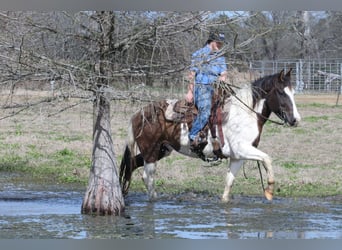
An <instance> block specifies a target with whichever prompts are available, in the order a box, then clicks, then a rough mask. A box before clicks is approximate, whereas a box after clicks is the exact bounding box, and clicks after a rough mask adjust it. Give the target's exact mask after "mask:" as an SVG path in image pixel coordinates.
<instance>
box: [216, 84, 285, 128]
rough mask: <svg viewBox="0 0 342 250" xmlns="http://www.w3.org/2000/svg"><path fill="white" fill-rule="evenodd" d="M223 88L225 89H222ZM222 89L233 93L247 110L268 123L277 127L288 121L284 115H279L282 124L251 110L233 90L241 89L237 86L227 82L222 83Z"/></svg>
mask: <svg viewBox="0 0 342 250" xmlns="http://www.w3.org/2000/svg"><path fill="white" fill-rule="evenodd" d="M222 86H223V87H222ZM220 87H222V88H223V89H225V90H227V91H229V92H230V93H231V95H232V96H233V97H235V98H236V99H237V100H238V101H239V102H240V103H242V104H243V105H244V106H245V107H246V108H248V109H249V110H250V111H252V112H253V113H255V114H256V115H257V116H259V117H261V118H263V119H265V120H266V121H269V122H271V123H274V124H277V125H285V124H286V121H285V120H284V119H285V117H284V116H283V115H282V116H281V117H280V116H279V115H278V117H279V118H280V119H281V120H282V122H279V121H275V120H273V119H270V118H269V117H266V116H264V115H263V114H261V113H258V112H256V111H255V110H254V109H253V108H251V107H250V106H248V105H247V104H246V103H245V102H244V101H243V100H241V99H240V98H239V97H238V96H237V95H236V92H235V91H234V89H233V88H237V89H241V87H239V86H236V85H234V84H230V83H225V82H220ZM266 99H267V95H266ZM281 113H282V114H283V113H284V111H283V110H281Z"/></svg>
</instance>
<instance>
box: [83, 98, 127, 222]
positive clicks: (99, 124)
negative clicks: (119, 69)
mask: <svg viewBox="0 0 342 250" xmlns="http://www.w3.org/2000/svg"><path fill="white" fill-rule="evenodd" d="M94 112H95V114H94V115H95V116H94V117H96V119H95V120H94V133H93V153H92V166H91V170H90V175H89V183H88V188H87V191H86V193H85V196H84V199H83V203H82V210H81V212H82V214H96V215H121V214H122V213H123V211H124V208H125V204H124V199H123V196H122V192H121V187H120V184H119V177H118V174H117V166H116V157H115V154H114V148H113V141H112V137H111V127H110V102H109V100H108V99H107V98H106V97H105V96H103V95H102V94H100V95H99V97H98V99H97V101H96V102H95V104H94Z"/></svg>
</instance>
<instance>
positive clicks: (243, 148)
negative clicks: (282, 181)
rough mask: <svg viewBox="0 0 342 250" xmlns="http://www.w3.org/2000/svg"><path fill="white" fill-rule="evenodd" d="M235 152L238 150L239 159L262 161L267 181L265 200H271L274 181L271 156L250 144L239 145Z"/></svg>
mask: <svg viewBox="0 0 342 250" xmlns="http://www.w3.org/2000/svg"><path fill="white" fill-rule="evenodd" d="M235 152H238V158H239V159H245V160H255V161H261V162H262V164H263V166H264V168H265V170H266V173H267V183H268V186H267V187H266V189H265V192H264V195H265V197H266V199H267V200H272V199H273V193H274V183H275V182H274V172H273V167H272V159H271V157H269V156H268V155H267V154H266V153H264V152H262V151H261V150H259V149H257V148H256V147H254V146H252V145H246V144H244V145H243V144H242V145H240V147H239V148H238V150H236V151H235Z"/></svg>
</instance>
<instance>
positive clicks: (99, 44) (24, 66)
mask: <svg viewBox="0 0 342 250" xmlns="http://www.w3.org/2000/svg"><path fill="white" fill-rule="evenodd" d="M216 17H217V15H215V13H211V12H182V13H177V12H113V11H104V12H103V11H102V12H98V11H86V12H79V13H74V14H70V13H67V12H47V13H36V12H2V13H0V25H1V27H2V29H3V33H2V34H1V35H0V62H1V66H0V73H2V74H1V75H0V82H1V85H0V86H1V87H3V89H6V90H10V91H9V94H8V98H7V100H6V101H4V102H3V105H2V106H3V108H4V109H6V110H10V112H9V113H8V115H5V116H4V117H2V118H5V117H8V116H11V115H16V114H18V113H20V112H21V111H22V110H25V109H27V108H30V107H32V106H35V105H40V104H42V103H47V104H48V103H52V102H54V103H56V102H57V101H58V102H59V105H57V107H58V108H59V110H57V111H55V112H62V111H64V110H66V109H67V108H70V107H74V106H75V105H77V104H78V103H82V102H84V101H92V102H93V104H94V109H93V110H94V125H93V151H92V164H91V170H90V174H89V182H88V187H87V190H86V192H85V195H84V199H83V203H82V207H81V212H82V213H85V214H98V215H120V214H122V213H123V212H124V207H125V204H124V200H123V198H122V194H121V190H120V185H119V178H118V174H117V167H116V156H115V152H114V149H113V138H112V135H111V124H110V114H111V112H110V110H111V101H112V100H120V99H129V98H132V99H135V100H136V99H139V100H141V101H144V100H145V99H144V98H146V95H145V96H143V95H141V92H139V91H134V90H133V89H131V88H129V87H127V86H126V85H127V82H125V79H127V77H132V76H139V77H140V76H144V77H145V78H144V81H145V84H146V85H148V84H149V85H153V83H154V82H155V81H161V80H162V79H163V77H170V78H172V79H177V78H180V77H181V76H182V75H183V73H184V71H185V70H187V69H188V67H189V62H190V54H191V53H192V52H193V51H195V50H196V49H198V47H200V46H203V44H204V42H205V40H206V39H207V36H208V33H209V31H210V30H211V29H212V28H219V29H220V30H223V31H225V32H226V33H227V34H229V32H230V31H231V30H233V29H235V28H236V26H237V24H238V23H239V20H238V19H234V18H227V17H222V16H221V17H220V18H216ZM239 18H240V17H239ZM267 31H268V30H267V29H265V32H264V33H267ZM264 33H257V32H255V33H253V35H251V36H249V37H245V38H239V39H236V34H234V35H232V36H229V35H228V36H227V37H229V39H232V41H231V42H230V43H228V45H227V46H226V47H225V48H224V50H222V52H221V54H222V55H227V56H230V55H232V54H233V53H245V52H246V51H247V49H248V48H249V45H250V44H251V43H252V42H253V41H255V39H257V38H258V37H260V36H262V35H263V34H264ZM232 45H233V46H232ZM38 82H39V83H44V84H45V88H46V85H47V84H48V85H49V87H50V84H51V86H53V87H54V89H53V90H54V92H53V95H50V96H44V97H43V98H42V99H40V100H29V99H27V100H26V101H25V102H23V103H17V102H15V101H13V98H12V97H14V96H15V91H16V89H17V88H20V87H23V86H24V87H27V88H32V89H35V90H36V89H37V88H38V87H39V86H38V85H37V84H36V83H38ZM122 82H123V84H122ZM136 83H139V82H136ZM174 84H175V83H174ZM71 98H72V99H73V100H74V99H77V100H79V102H75V103H72V104H71V105H68V104H67V103H66V102H64V100H66V99H68V100H70V99H71ZM151 99H153V97H149V98H147V100H151ZM50 115H53V113H52V114H50Z"/></svg>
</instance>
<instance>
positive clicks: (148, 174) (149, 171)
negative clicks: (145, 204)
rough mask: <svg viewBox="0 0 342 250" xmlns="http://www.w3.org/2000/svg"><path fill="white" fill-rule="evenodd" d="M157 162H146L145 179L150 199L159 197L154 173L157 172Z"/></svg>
mask: <svg viewBox="0 0 342 250" xmlns="http://www.w3.org/2000/svg"><path fill="white" fill-rule="evenodd" d="M156 165H157V164H156V163H155V162H151V163H146V162H145V164H144V173H143V180H144V183H145V186H146V189H147V193H148V196H149V199H150V201H152V200H155V199H156V198H157V192H156V191H155V187H154V174H155V172H156Z"/></svg>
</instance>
